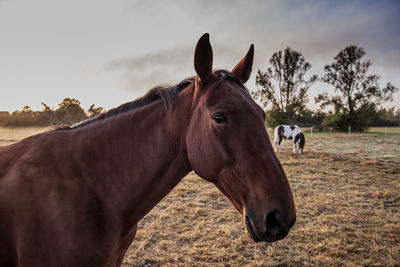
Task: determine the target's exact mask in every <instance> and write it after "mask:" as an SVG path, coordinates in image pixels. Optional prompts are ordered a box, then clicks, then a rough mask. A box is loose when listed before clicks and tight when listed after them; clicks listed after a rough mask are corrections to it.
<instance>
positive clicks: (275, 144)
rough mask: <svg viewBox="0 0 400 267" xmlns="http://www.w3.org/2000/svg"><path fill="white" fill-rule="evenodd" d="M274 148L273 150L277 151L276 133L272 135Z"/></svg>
mask: <svg viewBox="0 0 400 267" xmlns="http://www.w3.org/2000/svg"><path fill="white" fill-rule="evenodd" d="M273 144H274V150H275V151H278V136H277V135H275V136H274V143H273Z"/></svg>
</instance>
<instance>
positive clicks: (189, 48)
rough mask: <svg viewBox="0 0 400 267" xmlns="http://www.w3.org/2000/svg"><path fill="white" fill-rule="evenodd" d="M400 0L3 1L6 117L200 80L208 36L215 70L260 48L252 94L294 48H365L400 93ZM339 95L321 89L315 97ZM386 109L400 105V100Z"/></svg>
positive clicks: (329, 54)
mask: <svg viewBox="0 0 400 267" xmlns="http://www.w3.org/2000/svg"><path fill="white" fill-rule="evenodd" d="M399 14H400V2H398V1H316V0H315V1H228V0H226V1H194V0H190V1H188V0H181V1H127V0H126V1H124V0H119V1H111V0H109V1H107V0H96V1H95V0H85V1H77V0H70V1H54V0H37V1H27V0H0V92H1V96H0V110H6V111H14V110H16V109H21V108H22V107H23V106H24V105H29V106H30V107H31V108H32V109H34V110H40V109H42V107H41V102H45V103H46V104H48V105H49V106H51V107H55V106H57V104H58V103H60V102H61V101H62V99H63V98H65V97H73V98H76V99H79V100H80V101H81V104H82V106H83V107H84V108H85V109H87V108H88V107H89V106H90V105H91V104H96V105H97V106H102V107H104V108H106V109H110V108H112V107H115V106H118V105H119V104H122V103H124V102H127V101H130V100H133V99H135V98H137V97H138V96H141V95H143V94H144V93H145V92H146V91H147V90H148V89H150V88H151V87H153V86H156V85H159V84H173V83H177V82H179V81H181V80H182V79H184V78H186V77H187V76H192V75H194V69H193V51H194V46H195V44H196V42H197V40H198V38H199V37H200V36H201V35H202V34H203V33H205V32H209V33H210V36H211V43H212V45H213V48H214V67H215V68H224V69H228V70H229V69H230V68H232V67H234V65H235V64H236V63H237V62H238V61H239V60H240V58H242V57H243V56H244V55H245V53H246V52H247V50H248V48H249V46H250V44H252V43H254V45H255V65H254V69H253V70H254V71H253V73H252V76H251V79H250V80H249V82H248V83H247V87H248V88H249V89H254V88H256V85H255V76H256V71H257V70H258V69H262V70H265V69H266V68H267V67H268V66H269V63H268V61H269V58H270V57H271V55H272V53H273V52H276V51H278V50H282V49H284V48H285V47H286V46H290V47H292V48H293V49H295V50H297V51H300V52H301V53H302V54H303V55H304V56H305V58H306V60H307V61H308V62H310V63H311V64H312V68H311V70H310V71H309V72H308V75H311V74H317V75H319V76H321V75H323V73H324V72H323V66H324V65H326V64H330V63H331V62H332V61H333V57H334V56H335V55H337V54H338V52H339V51H340V50H341V49H343V48H344V47H345V46H347V45H352V44H354V45H358V46H361V47H363V48H365V50H366V52H367V54H366V56H365V57H364V59H365V60H367V59H370V60H371V61H372V62H373V65H372V67H371V68H370V73H371V74H378V75H380V76H381V80H380V84H381V86H383V85H385V84H386V82H392V83H393V84H394V85H395V86H396V87H400V49H399V48H400V27H399V25H400V17H399ZM326 90H329V92H333V89H332V88H330V87H329V86H326V85H324V84H322V83H321V82H318V83H316V84H315V85H314V86H312V87H311V89H310V91H309V95H310V103H309V106H310V107H311V108H313V109H316V108H317V106H316V105H315V104H314V101H313V96H315V95H317V94H318V93H320V92H322V91H326ZM394 98H395V100H394V101H393V102H390V103H388V104H386V105H385V107H392V106H395V107H396V108H399V107H400V92H398V93H396V94H395V95H394Z"/></svg>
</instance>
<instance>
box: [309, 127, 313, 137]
mask: <svg viewBox="0 0 400 267" xmlns="http://www.w3.org/2000/svg"><path fill="white" fill-rule="evenodd" d="M312 128H313V127H311V132H310V136H312Z"/></svg>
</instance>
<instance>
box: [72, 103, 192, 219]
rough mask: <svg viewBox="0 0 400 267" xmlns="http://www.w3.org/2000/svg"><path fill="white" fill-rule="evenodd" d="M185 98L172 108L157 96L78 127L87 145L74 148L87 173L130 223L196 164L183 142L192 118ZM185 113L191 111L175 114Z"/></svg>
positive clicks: (144, 212)
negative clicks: (133, 108)
mask: <svg viewBox="0 0 400 267" xmlns="http://www.w3.org/2000/svg"><path fill="white" fill-rule="evenodd" d="M186 102H187V101H186ZM186 102H185V101H178V103H177V107H175V109H174V110H173V112H171V114H169V113H168V112H167V111H166V110H165V108H164V106H163V103H162V102H161V101H158V102H156V103H153V104H150V105H149V106H148V107H144V108H141V109H139V110H136V111H133V112H126V114H120V115H118V116H115V117H114V118H110V119H108V121H103V122H99V123H96V124H95V125H87V126H85V127H84V128H82V129H78V131H77V133H76V134H77V136H80V137H79V139H80V142H79V143H81V144H82V145H81V146H78V147H76V149H78V150H79V151H76V152H74V153H75V154H77V155H79V156H78V161H81V162H82V163H81V164H83V165H84V164H86V165H84V166H82V167H81V169H83V170H84V173H86V172H87V175H86V176H87V177H86V179H88V180H89V183H90V184H91V185H92V186H93V187H94V188H95V190H96V191H97V193H98V194H100V195H102V196H101V197H104V198H106V199H107V201H109V203H110V205H113V209H115V210H116V211H119V212H120V213H121V214H122V215H123V217H124V218H123V220H124V221H127V222H129V224H131V225H134V224H136V223H137V222H138V221H139V220H140V219H141V218H142V217H143V216H144V215H145V214H146V213H147V212H149V211H150V210H151V209H152V208H153V207H154V206H155V205H156V204H157V203H158V202H159V201H160V200H161V199H162V198H163V197H164V196H165V195H167V194H168V193H169V192H170V191H171V190H172V189H173V188H174V187H175V186H176V185H177V184H178V183H179V181H180V180H181V179H182V178H183V177H184V176H185V175H186V174H187V173H188V172H189V171H190V170H191V168H190V165H189V163H188V159H187V154H186V148H185V144H184V140H185V138H184V134H185V133H186V128H187V124H188V123H189V120H190V115H189V114H190V105H186V104H185V103H186ZM182 109H188V110H182ZM180 114H187V115H185V116H187V117H186V118H175V116H178V115H179V116H182V115H180ZM85 128H87V131H90V132H88V133H87V134H86V133H85Z"/></svg>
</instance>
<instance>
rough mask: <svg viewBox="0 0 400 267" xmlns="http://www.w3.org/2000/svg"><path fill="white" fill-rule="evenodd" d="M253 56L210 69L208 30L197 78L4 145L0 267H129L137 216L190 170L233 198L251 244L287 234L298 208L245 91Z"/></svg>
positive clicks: (201, 44) (0, 167)
mask: <svg viewBox="0 0 400 267" xmlns="http://www.w3.org/2000/svg"><path fill="white" fill-rule="evenodd" d="M253 54H254V48H253V45H252V46H251V47H250V50H249V52H248V53H247V55H246V56H245V57H244V58H243V60H242V61H240V62H239V63H238V65H237V66H236V67H235V68H234V69H233V70H232V72H227V71H216V72H212V59H213V54H212V48H211V45H210V42H209V35H208V34H205V35H203V36H202V37H201V38H200V40H199V41H198V43H197V46H196V50H195V56H194V67H195V71H196V73H197V76H196V77H195V78H193V79H188V80H185V81H183V82H181V83H180V84H178V85H177V86H173V87H169V88H155V89H153V90H151V91H150V92H149V93H148V94H147V95H145V96H144V97H142V98H140V99H138V100H135V101H132V102H129V103H126V104H123V105H121V106H120V107H118V108H115V109H113V110H110V111H109V112H107V113H105V114H103V115H101V116H100V117H98V118H96V119H92V120H89V121H86V122H84V123H81V124H79V125H77V126H74V127H71V128H62V129H57V130H53V131H48V132H45V133H42V134H39V135H35V136H32V137H28V138H26V139H24V140H22V141H20V142H18V143H16V144H13V145H9V146H5V147H1V148H0V266H119V265H121V263H122V260H123V257H124V254H125V252H126V250H127V249H128V247H129V246H130V244H131V242H132V241H133V238H134V236H135V233H136V228H137V223H138V222H139V220H140V219H141V218H143V217H144V216H145V215H146V213H148V212H149V211H150V210H151V209H152V208H153V207H154V206H155V205H156V204H157V203H158V202H159V201H160V200H161V199H162V198H163V197H164V196H165V195H167V194H168V193H169V192H170V191H171V190H172V189H173V188H174V187H175V186H176V185H177V184H178V183H179V181H180V180H181V179H182V178H183V177H184V176H185V175H186V174H188V173H189V172H190V171H191V170H194V171H195V172H196V173H197V174H198V175H199V176H200V177H202V178H203V179H205V180H207V181H210V182H212V183H214V184H215V185H216V186H217V187H218V188H219V189H220V190H221V191H222V193H224V194H225V195H226V196H227V197H228V198H229V200H230V201H231V202H232V203H233V205H234V206H235V208H236V209H237V210H238V211H239V212H240V213H241V214H242V215H243V221H244V224H245V226H246V229H247V233H248V235H249V236H250V237H251V238H252V239H253V240H255V241H266V242H273V241H276V240H279V239H282V238H284V237H285V236H286V235H287V233H288V232H289V229H290V228H291V227H292V226H293V224H294V222H295V218H296V212H295V207H294V201H293V196H292V192H291V189H290V186H289V183H288V180H287V178H286V175H285V173H284V171H283V169H282V166H281V164H280V162H279V160H278V159H277V157H276V155H275V153H274V151H273V149H272V145H271V143H270V141H269V138H268V134H267V131H266V129H265V125H264V120H265V113H264V112H263V111H262V109H261V108H260V107H259V106H258V105H257V104H256V103H255V102H254V101H253V100H252V98H251V97H250V95H249V93H248V91H247V90H246V88H245V87H244V86H243V83H245V82H246V81H247V80H248V78H249V76H250V73H251V69H252V64H253ZM227 238H228V237H227Z"/></svg>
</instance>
